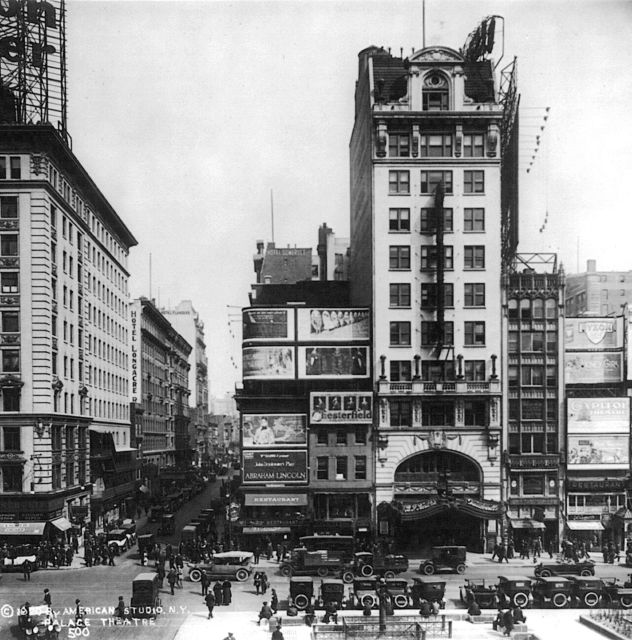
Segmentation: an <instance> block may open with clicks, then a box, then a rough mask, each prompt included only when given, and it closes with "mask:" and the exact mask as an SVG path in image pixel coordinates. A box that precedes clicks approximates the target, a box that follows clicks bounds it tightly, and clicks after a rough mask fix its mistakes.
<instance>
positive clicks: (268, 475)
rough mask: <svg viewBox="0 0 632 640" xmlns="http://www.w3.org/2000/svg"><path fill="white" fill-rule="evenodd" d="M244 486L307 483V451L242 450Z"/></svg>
mask: <svg viewBox="0 0 632 640" xmlns="http://www.w3.org/2000/svg"><path fill="white" fill-rule="evenodd" d="M243 462H244V463H243V467H242V469H243V474H244V475H243V477H244V480H243V482H244V484H262V483H269V482H279V483H283V484H305V483H306V482H307V451H306V450H305V449H301V450H297V451H287V450H285V451H269V450H258V449H244V451H243Z"/></svg>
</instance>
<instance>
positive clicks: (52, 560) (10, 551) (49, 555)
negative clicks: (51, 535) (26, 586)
mask: <svg viewBox="0 0 632 640" xmlns="http://www.w3.org/2000/svg"><path fill="white" fill-rule="evenodd" d="M78 551H79V540H78V538H77V536H76V535H73V536H72V537H71V539H70V542H68V543H67V542H64V541H62V540H59V539H55V540H52V541H50V540H42V541H41V542H39V543H38V544H37V545H14V544H10V543H7V542H5V543H4V544H3V545H2V547H0V564H2V565H5V564H10V563H11V562H10V561H12V560H15V559H17V558H19V557H23V556H25V555H28V556H34V563H37V566H38V567H41V568H42V569H47V568H48V567H49V566H50V567H53V568H57V569H58V568H59V567H66V566H70V565H71V564H72V559H73V558H74V556H75V554H76V553H77V552H78ZM7 560H8V561H9V562H6V561H7ZM26 562H28V565H29V567H30V568H31V569H32V568H34V567H32V566H31V562H30V561H28V560H27V561H26ZM26 562H25V563H24V564H26Z"/></svg>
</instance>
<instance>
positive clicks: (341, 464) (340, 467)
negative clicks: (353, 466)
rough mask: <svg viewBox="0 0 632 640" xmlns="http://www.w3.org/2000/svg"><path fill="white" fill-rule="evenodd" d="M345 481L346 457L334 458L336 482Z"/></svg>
mask: <svg viewBox="0 0 632 640" xmlns="http://www.w3.org/2000/svg"><path fill="white" fill-rule="evenodd" d="M346 479H347V456H337V457H336V480H346Z"/></svg>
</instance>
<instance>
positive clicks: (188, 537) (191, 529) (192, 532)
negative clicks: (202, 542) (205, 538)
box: [180, 523, 200, 542]
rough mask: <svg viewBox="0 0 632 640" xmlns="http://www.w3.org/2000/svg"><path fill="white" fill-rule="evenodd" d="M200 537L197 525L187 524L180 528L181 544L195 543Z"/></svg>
mask: <svg viewBox="0 0 632 640" xmlns="http://www.w3.org/2000/svg"><path fill="white" fill-rule="evenodd" d="M199 536H200V526H199V524H198V523H195V524H193V523H189V524H187V525H186V526H184V527H182V530H181V531H180V541H181V542H195V541H196V540H197V539H198V537H199Z"/></svg>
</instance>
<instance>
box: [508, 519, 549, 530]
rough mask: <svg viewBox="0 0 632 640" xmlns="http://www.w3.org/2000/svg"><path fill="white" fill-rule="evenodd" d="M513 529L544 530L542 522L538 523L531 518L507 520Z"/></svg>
mask: <svg viewBox="0 0 632 640" xmlns="http://www.w3.org/2000/svg"><path fill="white" fill-rule="evenodd" d="M509 523H510V524H511V527H512V528H513V529H546V525H545V524H544V522H538V521H537V520H533V519H531V518H509Z"/></svg>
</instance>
